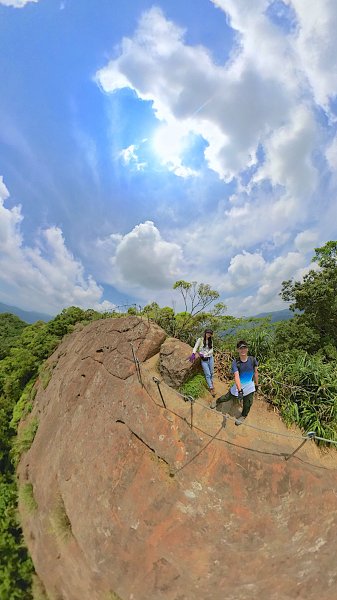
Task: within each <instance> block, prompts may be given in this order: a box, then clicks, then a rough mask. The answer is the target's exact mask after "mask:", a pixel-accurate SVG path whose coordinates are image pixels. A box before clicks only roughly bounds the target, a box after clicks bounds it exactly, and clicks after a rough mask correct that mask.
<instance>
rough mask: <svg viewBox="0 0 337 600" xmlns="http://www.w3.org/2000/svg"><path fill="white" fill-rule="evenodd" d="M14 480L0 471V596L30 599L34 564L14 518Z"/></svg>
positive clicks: (15, 599) (15, 501)
mask: <svg viewBox="0 0 337 600" xmlns="http://www.w3.org/2000/svg"><path fill="white" fill-rule="evenodd" d="M16 503H17V495H16V488H15V484H14V483H13V482H8V481H6V480H5V478H4V477H3V476H2V475H0V598H3V599H4V600H30V599H31V598H32V596H31V592H30V588H31V577H32V570H33V565H32V562H31V560H30V558H29V556H28V553H27V550H26V548H25V546H24V543H23V537H22V531H21V528H20V526H19V523H18V521H17V510H16Z"/></svg>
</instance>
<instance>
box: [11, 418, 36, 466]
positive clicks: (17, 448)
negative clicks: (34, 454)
mask: <svg viewBox="0 0 337 600" xmlns="http://www.w3.org/2000/svg"><path fill="white" fill-rule="evenodd" d="M38 427H39V422H38V419H37V418H36V417H34V418H33V419H31V420H30V421H28V423H27V424H26V426H25V427H23V428H22V429H19V432H18V435H17V437H16V438H15V440H14V442H13V446H12V450H11V456H12V460H13V463H14V465H15V466H16V465H18V463H19V460H20V458H21V456H22V454H23V453H24V452H27V451H28V450H29V448H30V447H31V445H32V443H33V441H34V438H35V434H36V432H37V430H38Z"/></svg>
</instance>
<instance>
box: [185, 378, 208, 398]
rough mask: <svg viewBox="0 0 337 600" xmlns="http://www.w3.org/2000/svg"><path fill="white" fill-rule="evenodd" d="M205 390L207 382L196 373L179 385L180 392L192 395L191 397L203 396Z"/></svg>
mask: <svg viewBox="0 0 337 600" xmlns="http://www.w3.org/2000/svg"><path fill="white" fill-rule="evenodd" d="M206 390H207V384H206V381H205V377H204V376H203V375H202V374H201V373H198V374H197V375H194V376H193V377H191V379H189V380H188V381H186V383H184V385H182V386H181V388H180V392H181V393H182V394H185V395H186V396H192V398H195V399H196V398H200V396H203V395H204V393H205V391H206Z"/></svg>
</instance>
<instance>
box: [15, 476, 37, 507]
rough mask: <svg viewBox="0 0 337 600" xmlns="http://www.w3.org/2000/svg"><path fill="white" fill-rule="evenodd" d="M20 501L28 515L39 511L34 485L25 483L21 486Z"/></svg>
mask: <svg viewBox="0 0 337 600" xmlns="http://www.w3.org/2000/svg"><path fill="white" fill-rule="evenodd" d="M19 500H20V504H21V505H22V506H24V508H25V510H26V511H27V512H28V513H33V512H35V511H36V510H37V509H38V505H37V502H36V500H35V497H34V490H33V485H32V484H31V483H24V484H22V485H20V487H19Z"/></svg>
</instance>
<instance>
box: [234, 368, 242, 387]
mask: <svg viewBox="0 0 337 600" xmlns="http://www.w3.org/2000/svg"><path fill="white" fill-rule="evenodd" d="M234 381H235V385H236V387H237V390H238V392H240V391H241V390H242V385H241V381H240V375H239V371H235V373H234Z"/></svg>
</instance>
